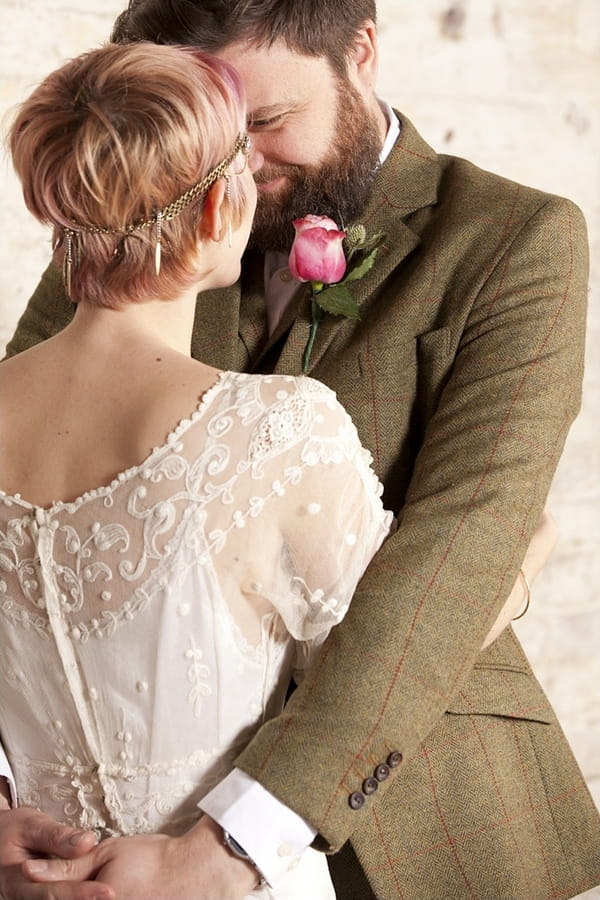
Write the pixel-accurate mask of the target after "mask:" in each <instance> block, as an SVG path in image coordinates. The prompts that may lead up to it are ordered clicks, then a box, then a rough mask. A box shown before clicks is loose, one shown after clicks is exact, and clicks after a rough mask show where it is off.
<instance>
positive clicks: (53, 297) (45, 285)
mask: <svg viewBox="0 0 600 900" xmlns="http://www.w3.org/2000/svg"><path fill="white" fill-rule="evenodd" d="M73 311H74V306H73V304H71V303H70V301H69V300H68V299H67V296H66V294H65V291H64V287H63V280H62V275H61V273H60V271H59V270H58V269H57V268H56V266H54V264H53V263H50V265H49V266H48V268H47V269H46V271H45V272H44V274H43V275H42V278H41V280H40V283H39V284H38V286H37V288H36V289H35V291H34V293H33V295H32V297H31V298H30V300H29V303H28V304H27V307H26V309H25V312H24V313H23V315H22V316H21V318H20V319H19V323H18V325H17V330H16V331H15V333H14V335H13V336H12V338H11V340H10V341H9V342H8V344H7V346H6V356H15V355H16V354H17V353H21V352H22V351H23V350H28V349H29V348H30V347H33V346H34V345H35V344H39V343H40V341H45V340H46V338H49V337H52V335H53V334H57V332H59V331H61V330H62V329H63V328H64V327H65V326H66V325H68V324H69V322H70V321H71V319H72V317H73Z"/></svg>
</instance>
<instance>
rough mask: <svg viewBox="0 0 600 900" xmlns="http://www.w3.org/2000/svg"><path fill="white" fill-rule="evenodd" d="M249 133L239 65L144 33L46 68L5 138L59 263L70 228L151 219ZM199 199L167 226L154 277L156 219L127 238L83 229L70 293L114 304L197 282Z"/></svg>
mask: <svg viewBox="0 0 600 900" xmlns="http://www.w3.org/2000/svg"><path fill="white" fill-rule="evenodd" d="M244 130H245V103H244V100H243V92H242V88H241V84H240V80H239V77H238V75H237V73H236V72H235V70H234V69H232V68H231V67H230V66H229V65H227V64H226V63H225V62H223V61H222V60H219V59H217V58H215V57H211V56H208V55H207V54H205V53H203V52H201V51H199V50H195V49H193V48H190V47H173V46H159V45H157V44H154V43H148V42H141V43H137V44H128V45H126V46H120V45H117V44H108V45H106V46H104V47H102V48H100V49H97V50H92V51H90V52H88V53H85V54H83V55H82V56H79V57H77V58H76V59H73V60H70V61H69V62H67V63H66V64H65V65H63V66H62V67H61V68H60V69H58V70H57V71H55V72H53V73H52V74H51V75H49V76H48V77H47V78H46V79H45V80H44V81H43V82H42V84H40V85H39V86H38V87H37V88H36V90H35V91H34V92H33V93H32V95H31V96H30V97H29V99H28V100H26V101H25V102H24V103H23V104H22V105H21V107H20V108H19V110H18V113H17V117H16V119H15V121H14V123H13V125H12V127H11V130H10V135H9V143H10V150H11V154H12V158H13V162H14V166H15V169H16V171H17V174H18V176H19V177H20V179H21V182H22V186H23V196H24V198H25V203H26V204H27V207H28V209H29V210H30V211H31V212H32V213H33V215H34V216H35V217H36V218H37V219H38V220H39V221H40V222H43V223H46V224H50V225H52V226H53V228H54V248H55V249H54V260H55V262H56V264H58V265H61V264H62V261H63V257H64V252H65V241H64V233H63V228H64V227H65V226H67V227H71V228H73V230H74V231H75V232H77V227H76V226H74V225H73V224H72V223H73V222H78V223H82V224H93V225H102V226H106V227H109V228H119V227H122V226H124V225H127V224H129V223H132V222H138V221H143V220H144V219H147V218H150V217H151V216H152V215H153V214H154V213H155V212H156V210H157V209H162V208H163V207H165V206H167V205H168V204H169V203H171V202H172V201H173V200H175V199H176V198H177V197H178V196H180V195H181V194H182V193H183V192H184V191H186V190H187V189H188V188H190V187H191V186H192V185H194V184H196V183H197V182H199V181H200V180H201V179H202V178H203V177H204V176H205V175H206V173H207V172H209V171H210V169H212V168H213V166H215V165H216V164H217V163H219V162H220V161H221V160H222V159H224V158H225V157H226V156H227V155H228V154H229V153H230V152H231V150H232V148H233V145H234V143H235V141H236V138H237V136H238V135H239V134H240V133H241V132H243V131H244ZM234 167H235V163H234V164H233V167H232V168H234ZM238 183H239V179H236V178H232V179H231V205H232V209H231V214H232V217H233V220H234V224H236V225H237V224H238V223H239V221H240V217H241V214H242V210H243V205H244V202H245V198H244V197H243V195H242V193H241V191H240V190H239V189H238ZM202 207H203V198H199V199H198V200H197V201H195V202H193V203H192V204H191V205H190V206H189V207H188V208H187V209H185V210H184V211H183V212H182V213H180V215H178V216H176V217H175V218H174V219H172V220H170V221H165V222H164V223H163V227H162V251H163V252H162V264H161V271H160V275H159V276H157V275H156V273H155V270H154V245H155V229H154V228H150V229H146V230H140V231H135V232H134V233H133V234H131V235H129V236H127V237H123V236H122V235H114V234H109V235H103V234H90V233H87V232H81V233H80V236H79V241H80V256H79V259H78V261H77V263H76V264H75V265H74V266H73V269H72V280H71V297H72V299H73V300H76V301H77V300H81V299H83V298H85V299H86V300H87V301H89V302H92V303H96V304H99V305H101V306H108V307H117V306H119V305H121V304H122V303H123V302H124V301H126V300H138V301H144V300H149V299H153V298H156V297H161V298H165V299H168V298H169V297H170V296H174V295H177V294H178V293H180V292H181V290H182V288H184V287H187V286H188V285H190V284H193V283H194V280H197V278H198V258H197V253H196V250H197V231H196V227H197V225H198V223H199V221H200V219H201V214H202ZM200 264H201V261H200Z"/></svg>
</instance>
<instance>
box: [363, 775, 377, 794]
mask: <svg viewBox="0 0 600 900" xmlns="http://www.w3.org/2000/svg"><path fill="white" fill-rule="evenodd" d="M378 787H379V782H378V781H377V779H376V778H365V780H364V781H363V783H362V789H363V794H367V796H368V795H369V794H374V793H375V791H376V790H377V788H378Z"/></svg>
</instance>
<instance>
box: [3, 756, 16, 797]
mask: <svg viewBox="0 0 600 900" xmlns="http://www.w3.org/2000/svg"><path fill="white" fill-rule="evenodd" d="M0 778H6V780H7V781H8V787H9V790H10V794H11V799H12V805H13V806H16V805H17V786H16V784H15V779H14V778H13V773H12V769H11V767H10V765H9V764H8V759H7V758H6V753H5V752H4V749H3V747H2V744H0Z"/></svg>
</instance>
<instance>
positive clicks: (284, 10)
mask: <svg viewBox="0 0 600 900" xmlns="http://www.w3.org/2000/svg"><path fill="white" fill-rule="evenodd" d="M375 19H376V9H375V0H129V7H128V9H126V10H125V11H124V12H122V13H121V14H120V16H119V17H118V18H117V20H116V22H115V25H114V28H113V33H112V36H111V40H113V41H114V42H116V43H130V42H132V41H153V42H154V43H157V44H191V45H194V46H196V47H200V48H201V49H202V50H204V51H206V52H208V53H218V52H219V51H220V50H222V49H223V48H224V47H226V46H228V45H229V44H232V43H235V42H236V41H241V40H244V41H249V42H250V43H251V44H254V45H255V46H267V47H269V46H271V44H273V43H274V42H275V41H277V40H278V39H282V40H283V41H284V42H285V43H286V44H287V46H288V47H289V49H290V50H293V51H294V52H296V53H300V54H303V55H305V56H316V57H326V58H327V59H328V60H329V63H330V65H331V66H332V68H333V70H334V71H336V72H337V73H338V74H339V75H340V76H342V77H345V76H346V73H347V61H348V56H349V54H350V53H351V51H352V48H353V46H354V43H355V40H356V36H357V34H358V31H359V29H360V28H361V27H362V26H363V25H364V24H365V22H367V21H369V20H370V21H372V22H375Z"/></svg>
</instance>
